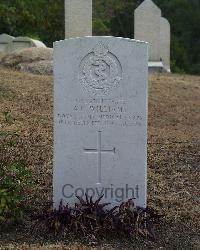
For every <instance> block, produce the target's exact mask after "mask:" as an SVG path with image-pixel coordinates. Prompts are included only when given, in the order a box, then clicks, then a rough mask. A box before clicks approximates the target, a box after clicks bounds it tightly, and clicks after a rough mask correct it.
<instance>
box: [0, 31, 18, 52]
mask: <svg viewBox="0 0 200 250" xmlns="http://www.w3.org/2000/svg"><path fill="white" fill-rule="evenodd" d="M14 39H15V38H14V37H13V36H9V35H7V34H1V35H0V51H2V52H7V50H8V44H9V43H10V42H11V41H13V40H14Z"/></svg>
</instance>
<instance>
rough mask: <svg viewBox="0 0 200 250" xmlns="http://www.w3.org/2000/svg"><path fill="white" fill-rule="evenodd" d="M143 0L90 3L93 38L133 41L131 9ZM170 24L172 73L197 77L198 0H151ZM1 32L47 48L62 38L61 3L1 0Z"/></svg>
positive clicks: (199, 45) (199, 42)
mask: <svg viewBox="0 0 200 250" xmlns="http://www.w3.org/2000/svg"><path fill="white" fill-rule="evenodd" d="M142 1H143V0H126V1H123V0H93V33H94V35H113V36H122V37H130V38H134V9H135V8H136V7H137V6H138V5H139V4H140V3H141V2H142ZM154 2H155V3H156V4H157V5H158V6H159V7H160V8H161V10H162V13H163V16H164V17H166V18H167V19H168V20H169V22H170V24H171V33H172V44H171V57H172V58H171V59H172V65H171V66H172V70H173V71H174V72H180V73H181V72H187V73H191V74H200V15H199V13H200V1H199V0H154ZM0 33H8V34H10V35H13V36H21V35H23V36H30V37H33V38H38V39H41V40H42V41H44V42H45V43H46V45H48V46H52V43H53V42H54V41H56V40H60V39H63V38H64V0H56V1H55V0H34V1H32V0H9V1H7V0H1V2H0Z"/></svg>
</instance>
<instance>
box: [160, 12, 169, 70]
mask: <svg viewBox="0 0 200 250" xmlns="http://www.w3.org/2000/svg"><path fill="white" fill-rule="evenodd" d="M160 27H161V28H160V56H161V58H162V61H163V64H164V68H165V69H166V70H167V71H168V72H170V40H171V39H170V24H169V22H168V20H167V19H166V18H163V17H161V19H160Z"/></svg>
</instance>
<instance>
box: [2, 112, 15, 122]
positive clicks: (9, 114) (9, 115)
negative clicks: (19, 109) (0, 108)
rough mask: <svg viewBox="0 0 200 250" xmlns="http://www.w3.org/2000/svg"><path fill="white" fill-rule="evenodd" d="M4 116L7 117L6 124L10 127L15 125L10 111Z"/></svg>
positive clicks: (4, 113)
mask: <svg viewBox="0 0 200 250" xmlns="http://www.w3.org/2000/svg"><path fill="white" fill-rule="evenodd" d="M3 115H4V117H5V120H6V123H8V124H9V125H12V124H13V123H14V121H15V119H14V117H13V116H12V114H11V112H10V111H4V112H3Z"/></svg>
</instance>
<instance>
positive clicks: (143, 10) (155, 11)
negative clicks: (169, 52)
mask: <svg viewBox="0 0 200 250" xmlns="http://www.w3.org/2000/svg"><path fill="white" fill-rule="evenodd" d="M160 18H161V10H160V9H159V8H158V7H157V6H156V5H155V4H154V3H153V1H151V0H145V1H144V2H143V3H142V4H141V5H139V7H138V8H137V9H136V10H135V39H137V40H141V41H146V42H148V43H149V47H150V48H149V60H150V61H160V51H159V48H160V39H159V38H160Z"/></svg>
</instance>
